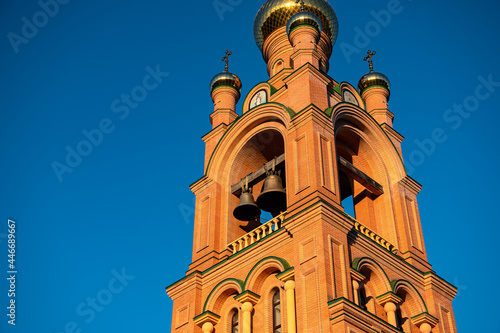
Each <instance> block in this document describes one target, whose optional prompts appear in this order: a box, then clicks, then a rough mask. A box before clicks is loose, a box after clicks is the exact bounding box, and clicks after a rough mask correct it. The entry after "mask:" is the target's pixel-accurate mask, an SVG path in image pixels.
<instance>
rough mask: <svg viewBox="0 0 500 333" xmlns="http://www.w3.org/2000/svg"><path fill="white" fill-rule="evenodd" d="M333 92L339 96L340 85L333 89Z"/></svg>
mask: <svg viewBox="0 0 500 333" xmlns="http://www.w3.org/2000/svg"><path fill="white" fill-rule="evenodd" d="M333 90H334V91H336V92H337V93H338V94H339V95H340V83H339V84H337V85H336V86H335V87H333Z"/></svg>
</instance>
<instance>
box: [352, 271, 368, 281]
mask: <svg viewBox="0 0 500 333" xmlns="http://www.w3.org/2000/svg"><path fill="white" fill-rule="evenodd" d="M351 277H352V279H353V280H354V281H358V282H361V281H364V280H365V279H366V276H364V275H363V274H361V273H360V272H358V271H357V270H355V269H352V268H351Z"/></svg>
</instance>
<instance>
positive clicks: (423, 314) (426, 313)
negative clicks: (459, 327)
mask: <svg viewBox="0 0 500 333" xmlns="http://www.w3.org/2000/svg"><path fill="white" fill-rule="evenodd" d="M425 315H428V316H429V317H432V318H434V319H435V320H436V321H437V322H438V323H439V319H438V318H436V317H434V316H433V315H431V314H430V313H429V312H422V313H421V314H418V315H416V316H413V317H411V319H417V318H418V317H420V316H425Z"/></svg>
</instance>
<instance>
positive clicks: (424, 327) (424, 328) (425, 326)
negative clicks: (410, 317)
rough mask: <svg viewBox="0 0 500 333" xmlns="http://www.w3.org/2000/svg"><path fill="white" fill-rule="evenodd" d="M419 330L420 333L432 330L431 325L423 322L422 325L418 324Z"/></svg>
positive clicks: (427, 332) (428, 332)
mask: <svg viewBox="0 0 500 333" xmlns="http://www.w3.org/2000/svg"><path fill="white" fill-rule="evenodd" d="M420 332H422V333H431V332H432V327H431V325H429V324H427V323H423V324H422V325H420Z"/></svg>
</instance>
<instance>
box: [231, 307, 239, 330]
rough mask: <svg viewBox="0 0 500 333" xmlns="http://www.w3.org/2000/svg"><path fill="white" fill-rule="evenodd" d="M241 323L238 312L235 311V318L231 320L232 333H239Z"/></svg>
mask: <svg viewBox="0 0 500 333" xmlns="http://www.w3.org/2000/svg"><path fill="white" fill-rule="evenodd" d="M238 328H239V321H238V311H234V313H233V317H232V318H231V333H238V332H239V329H238Z"/></svg>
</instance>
